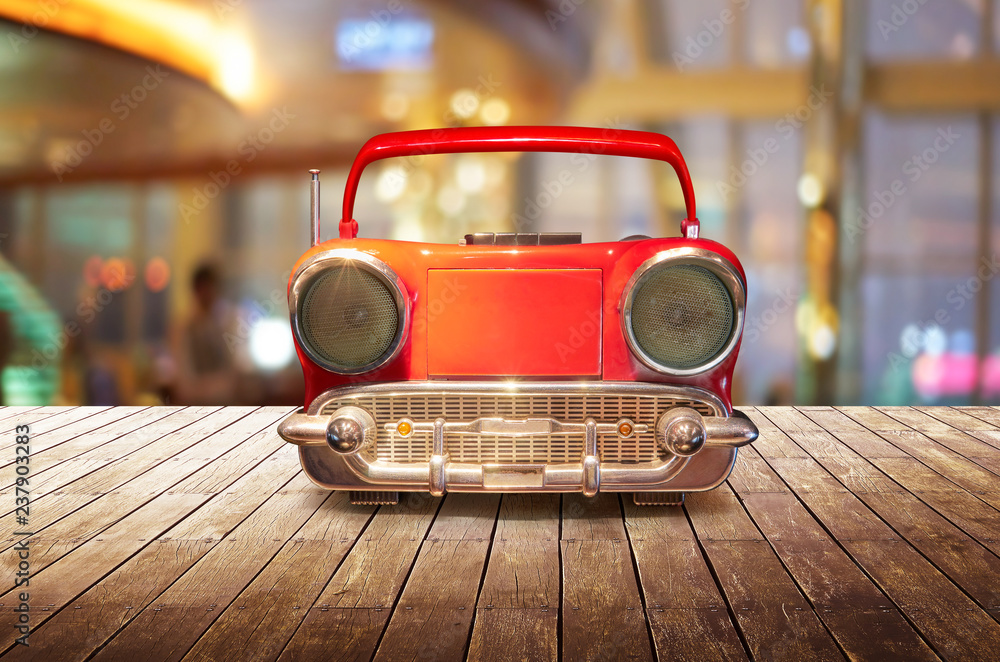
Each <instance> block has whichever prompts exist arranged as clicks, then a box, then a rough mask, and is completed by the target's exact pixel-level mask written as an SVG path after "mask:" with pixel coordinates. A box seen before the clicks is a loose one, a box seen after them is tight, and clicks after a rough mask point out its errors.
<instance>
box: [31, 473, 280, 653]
mask: <svg viewBox="0 0 1000 662" xmlns="http://www.w3.org/2000/svg"><path fill="white" fill-rule="evenodd" d="M265 464H266V463H261V465H260V466H258V467H257V468H255V469H254V470H252V471H250V472H248V473H246V474H245V475H243V476H240V477H238V479H237V480H236V482H235V483H234V484H233V485H232V489H233V491H234V492H236V493H239V494H241V495H242V500H241V501H240V502H239V503H231V504H230V506H231V507H230V508H227V509H226V514H227V515H229V516H231V517H233V518H234V519H235V518H239V519H237V520H236V523H238V521H239V520H241V519H243V518H245V517H246V516H247V515H249V514H250V513H251V512H252V511H254V510H255V509H256V508H257V507H259V506H260V505H261V504H262V503H264V502H265V501H266V500H267V499H268V498H271V497H272V496H273V494H274V493H275V492H276V491H277V490H278V489H280V488H281V487H282V486H283V485H284V484H285V483H287V482H288V481H289V480H291V479H292V477H293V476H294V475H295V474H296V473H298V466H297V464H293V463H291V462H285V463H283V464H284V466H281V467H276V466H274V465H273V464H271V465H268V466H265ZM220 498H221V497H220ZM208 507H209V506H204V507H202V508H201V509H199V510H198V511H197V513H196V515H195V516H197V515H199V514H201V513H202V511H204V510H205V509H206V508H208ZM195 516H192V517H195ZM192 517H188V518H187V519H186V520H185V521H184V522H182V523H181V524H179V525H178V527H181V526H184V527H186V528H187V530H188V531H191V530H192V523H191V522H189V520H191V519H192ZM202 521H204V519H202ZM235 525H236V524H235V523H234V524H233V526H235ZM178 527H174V529H171V530H170V531H167V532H166V533H165V534H164V535H163V536H161V537H159V538H158V539H157V540H155V541H154V542H152V543H151V544H149V545H147V546H145V547H144V548H142V549H141V550H140V551H139V552H138V553H137V554H136V555H134V556H133V557H131V558H130V559H128V560H127V561H126V562H125V563H123V564H121V565H120V566H118V567H117V568H115V569H114V571H113V572H111V573H110V574H108V575H107V576H106V577H104V578H103V579H101V580H100V581H99V582H97V583H96V584H95V585H94V586H92V587H90V588H89V589H88V590H87V591H86V592H85V593H83V594H82V595H80V596H79V597H78V598H76V599H75V600H73V601H72V603H71V604H69V605H68V606H67V607H66V608H64V609H62V610H61V611H58V613H55V616H54V617H53V618H52V619H51V620H50V621H49V622H46V623H44V624H42V625H41V627H40V628H39V629H38V630H37V632H36V634H37V635H38V636H37V637H34V638H33V640H32V645H31V648H30V651H27V652H20V654H21V655H25V656H27V657H26V659H36V660H51V659H85V658H86V657H87V656H88V655H89V654H90V653H91V652H92V651H93V650H95V649H96V648H97V647H99V646H100V645H102V644H104V642H105V641H107V640H108V639H109V638H110V637H111V636H113V635H114V634H115V632H117V631H118V630H119V629H121V628H122V627H124V626H125V625H126V624H127V623H128V622H129V621H130V620H131V619H132V618H134V617H135V616H136V615H137V614H139V613H140V612H141V610H143V609H144V608H146V607H148V606H149V605H150V604H151V603H152V602H153V601H154V600H155V599H156V598H157V596H159V595H160V594H161V593H162V592H163V591H164V590H166V589H167V588H168V587H169V586H170V585H171V584H172V583H173V582H174V581H176V580H177V578H178V577H180V576H181V575H183V574H184V573H185V572H187V571H188V569H189V568H190V567H191V566H193V565H194V564H195V563H196V562H197V561H198V560H199V559H201V558H202V557H203V556H204V555H205V554H207V553H208V552H209V550H211V549H212V548H213V547H214V546H215V545H217V544H218V542H219V540H218V539H217V538H216V539H213V538H212V536H211V535H195V536H192V537H187V538H184V537H177V538H175V537H171V533H172V532H173V531H174V530H175V529H177V528H178ZM211 531H214V529H210V530H207V531H202V532H201V533H203V534H210V532H211ZM157 609H162V607H155V608H154V611H156V610H157ZM55 611H56V609H55V608H54V609H53V612H55ZM81 614H87V615H88V616H87V619H86V624H87V636H86V640H85V641H84V642H80V641H78V640H77V639H76V638H75V637H73V636H72V634H73V632H75V631H76V628H77V627H78V626H79V624H80V622H81V621H80V619H81V618H82V616H81ZM157 615H158V612H157Z"/></svg>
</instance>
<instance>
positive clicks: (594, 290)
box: [414, 269, 603, 377]
mask: <svg viewBox="0 0 1000 662" xmlns="http://www.w3.org/2000/svg"><path fill="white" fill-rule="evenodd" d="M426 294H427V300H426V307H425V309H426V311H427V317H426V319H425V320H422V321H421V320H414V324H420V323H423V324H426V327H427V372H428V374H429V375H430V376H434V377H490V376H512V377H516V376H522V377H552V376H587V377H592V376H597V375H600V374H601V310H602V307H603V293H602V282H601V270H600V269H430V270H428V272H427V292H426Z"/></svg>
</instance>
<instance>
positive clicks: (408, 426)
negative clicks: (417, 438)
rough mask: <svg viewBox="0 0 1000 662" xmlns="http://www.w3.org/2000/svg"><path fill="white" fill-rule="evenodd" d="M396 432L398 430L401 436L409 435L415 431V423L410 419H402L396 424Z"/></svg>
mask: <svg viewBox="0 0 1000 662" xmlns="http://www.w3.org/2000/svg"><path fill="white" fill-rule="evenodd" d="M396 432H398V433H399V436H401V437H409V436H410V434H411V433H412V432H413V424H412V423H410V422H409V421H400V422H399V423H397V424H396Z"/></svg>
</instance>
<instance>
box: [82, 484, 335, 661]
mask: <svg viewBox="0 0 1000 662" xmlns="http://www.w3.org/2000/svg"><path fill="white" fill-rule="evenodd" d="M186 496H193V495H186ZM328 496H329V494H328V493H327V492H326V491H325V490H321V489H320V488H318V487H316V486H315V485H313V484H312V483H311V482H310V481H309V480H308V479H307V478H306V477H305V476H304V475H302V474H299V475H298V477H296V478H293V479H292V481H291V482H289V484H288V485H287V486H285V487H284V488H283V489H282V490H280V491H279V492H277V493H275V494H274V496H272V497H271V498H270V499H268V500H267V501H266V502H264V504H262V505H261V506H260V507H259V508H258V509H257V510H255V511H254V512H253V513H252V514H251V515H250V516H249V517H247V519H246V520H244V521H243V522H241V523H240V525H239V526H237V527H236V529H234V530H233V531H232V533H231V534H229V535H227V536H226V537H225V538H224V539H223V540H221V541H220V542H219V544H217V545H215V546H214V547H212V549H211V550H210V551H209V552H208V553H207V554H205V556H203V557H202V558H201V559H199V560H198V562H197V563H195V564H194V566H192V567H191V568H190V569H189V570H188V571H187V572H185V573H184V574H183V575H182V576H181V577H179V578H178V579H177V581H175V582H174V583H173V584H171V585H170V587H169V588H168V589H167V590H166V591H164V592H163V593H161V594H160V595H158V596H157V597H156V599H155V602H156V604H157V605H160V607H159V611H156V610H155V609H150V608H149V607H147V608H146V609H144V610H143V611H142V612H141V613H139V614H137V615H136V617H135V618H134V619H133V620H132V621H131V622H130V623H129V624H128V625H127V626H126V627H125V628H124V629H123V630H122V631H120V632H119V633H118V634H117V635H116V636H115V638H114V639H112V640H111V642H109V643H108V645H107V646H106V647H105V648H103V649H101V650H100V651H99V652H98V653H97V655H96V656H95V657H94V658H93V659H95V660H120V659H135V658H140V657H141V658H142V659H144V660H180V659H182V658H183V657H184V655H185V654H186V653H187V652H188V650H190V648H191V647H192V646H193V645H194V644H195V642H197V641H198V638H199V637H201V635H202V634H203V633H204V632H205V630H207V629H208V628H209V627H210V626H211V625H212V624H213V623H214V622H215V620H216V619H217V618H218V616H219V615H220V614H222V613H223V611H224V610H225V609H226V608H227V606H228V605H229V604H230V603H231V602H232V601H233V600H234V599H235V598H236V597H237V596H238V595H239V594H240V593H241V592H242V591H243V590H244V589H245V588H246V587H247V586H248V584H250V582H252V581H253V579H254V578H255V577H256V576H257V575H258V573H260V572H261V570H262V569H263V568H265V567H266V566H267V565H268V564H269V562H270V561H272V560H273V559H274V557H275V556H276V554H277V553H278V551H279V550H280V549H281V548H282V547H283V544H284V542H285V541H286V540H288V538H290V537H291V536H292V535H293V534H294V533H295V532H296V531H297V530H298V529H299V527H301V526H302V524H303V523H304V522H305V521H306V520H308V519H309V517H310V516H312V515H313V514H314V513H315V512H316V510H317V509H318V508H319V506H320V504H322V503H323V501H324V500H326V499H327V498H328ZM296 551H299V550H296ZM284 565H285V564H283V563H282V562H281V561H279V562H277V563H275V572H280V571H281V569H282V568H283V567H284ZM279 650H280V649H279Z"/></svg>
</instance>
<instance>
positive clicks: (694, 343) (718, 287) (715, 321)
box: [631, 264, 735, 370]
mask: <svg viewBox="0 0 1000 662" xmlns="http://www.w3.org/2000/svg"><path fill="white" fill-rule="evenodd" d="M734 319H735V314H734V311H733V300H732V298H731V297H730V295H729V291H728V290H727V289H726V286H725V285H724V284H723V282H722V281H721V280H719V277H718V276H716V275H715V274H714V273H712V272H711V271H709V270H708V269H706V268H705V267H699V266H696V265H691V264H682V265H676V266H668V267H661V268H659V269H656V270H655V271H654V273H652V274H650V275H649V276H648V277H647V278H646V279H645V280H644V281H643V282H642V283H641V284H640V285H639V289H638V291H637V292H636V293H635V297H634V298H633V299H632V316H631V322H632V333H633V335H634V336H635V340H636V342H638V344H639V346H640V347H641V348H642V350H643V351H644V352H645V353H646V354H647V355H648V356H649V357H650V358H651V359H653V361H655V362H656V363H658V364H660V365H663V366H664V367H666V368H670V369H674V370H687V369H690V368H696V367H698V366H700V365H703V364H705V363H708V362H709V361H711V360H712V358H713V357H715V355H716V354H718V353H719V352H720V351H722V349H723V348H724V347H725V346H726V342H727V341H728V340H729V338H730V335H731V334H732V331H733V321H734Z"/></svg>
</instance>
